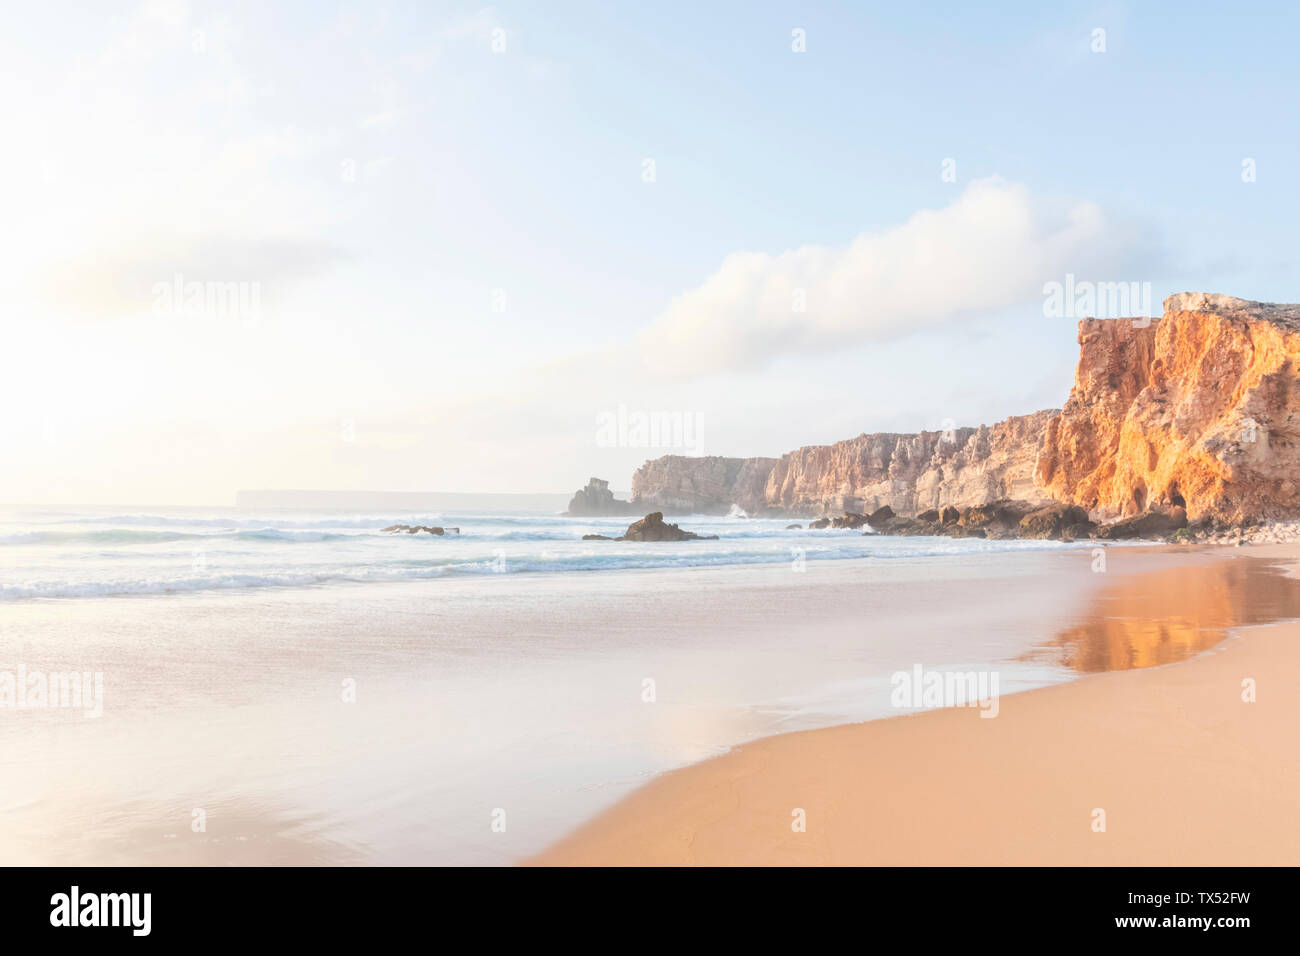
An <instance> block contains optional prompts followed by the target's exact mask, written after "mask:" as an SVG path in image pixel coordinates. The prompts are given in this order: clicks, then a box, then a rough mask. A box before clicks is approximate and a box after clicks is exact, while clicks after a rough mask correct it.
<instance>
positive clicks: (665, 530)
mask: <svg viewBox="0 0 1300 956" xmlns="http://www.w3.org/2000/svg"><path fill="white" fill-rule="evenodd" d="M614 540H616V541H717V540H718V536H717V535H716V534H695V532H693V531H683V530H682V529H681V528H679V527H677V525H675V524H667V523H665V521H664V516H663V514H662V512H658V511H655V512H653V513H651V514H648V515H646V516H645V517H644V518H642V519H641V520H640V521H633V522H632V523H631V524H630V525H628V526H627V531H625V532H623V536H622V537H621V538H615V539H614Z"/></svg>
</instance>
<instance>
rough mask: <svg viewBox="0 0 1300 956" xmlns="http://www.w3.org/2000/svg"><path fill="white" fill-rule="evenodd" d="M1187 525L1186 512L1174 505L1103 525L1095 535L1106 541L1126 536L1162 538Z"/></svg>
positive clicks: (1117, 539) (1121, 538)
mask: <svg viewBox="0 0 1300 956" xmlns="http://www.w3.org/2000/svg"><path fill="white" fill-rule="evenodd" d="M1186 527H1187V512H1186V510H1184V509H1183V508H1181V507H1178V506H1177V505H1175V506H1174V507H1172V508H1169V509H1168V510H1164V511H1148V512H1146V513H1145V514H1140V515H1134V516H1133V517H1131V518H1121V519H1120V520H1119V521H1115V522H1112V523H1111V524H1108V525H1105V526H1103V527H1102V528H1101V529H1100V530H1099V531H1098V532H1097V537H1099V538H1102V539H1104V540H1107V541H1119V540H1123V539H1126V538H1163V537H1165V536H1167V535H1170V534H1173V533H1174V532H1175V531H1177V530H1178V529H1179V528H1186Z"/></svg>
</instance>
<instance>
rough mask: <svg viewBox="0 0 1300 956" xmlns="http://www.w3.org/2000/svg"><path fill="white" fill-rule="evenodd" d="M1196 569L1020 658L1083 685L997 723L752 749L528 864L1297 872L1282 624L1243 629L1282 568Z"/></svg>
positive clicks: (913, 725) (1264, 557) (936, 718)
mask: <svg viewBox="0 0 1300 956" xmlns="http://www.w3.org/2000/svg"><path fill="white" fill-rule="evenodd" d="M1202 554H1203V556H1204V558H1205V562H1204V563H1201V564H1193V565H1180V566H1179V567H1177V568H1168V569H1165V570H1156V571H1151V572H1148V573H1144V574H1141V575H1134V576H1124V577H1119V578H1117V579H1116V580H1114V581H1113V582H1110V583H1108V585H1107V586H1106V587H1104V588H1102V589H1101V590H1100V592H1099V593H1098V594H1096V595H1095V597H1094V602H1093V611H1092V613H1091V614H1090V615H1089V616H1087V617H1086V619H1085V620H1083V621H1081V622H1079V623H1078V624H1076V625H1072V626H1070V627H1067V628H1065V629H1063V630H1062V631H1061V632H1060V633H1059V634H1058V635H1057V636H1056V637H1055V638H1054V639H1053V640H1052V641H1050V642H1048V644H1047V645H1045V646H1044V648H1043V649H1042V650H1041V651H1039V652H1036V653H1038V654H1045V655H1049V656H1054V657H1056V658H1057V659H1059V660H1063V661H1065V662H1066V663H1068V664H1069V666H1071V667H1072V668H1074V669H1075V670H1077V671H1079V672H1081V673H1085V674H1088V675H1091V676H1088V677H1086V678H1084V679H1081V680H1078V681H1074V682H1071V683H1068V684H1063V685H1059V686H1054V687H1048V688H1044V689H1040V690H1032V691H1028V692H1025V693H1021V694H1014V695H1011V696H1008V697H1004V698H1003V699H1002V700H1001V701H1000V709H999V714H998V716H997V717H996V718H995V719H982V718H981V717H980V716H979V713H978V711H977V710H974V709H969V708H950V709H946V710H938V711H931V712H927V713H923V714H918V715H913V716H902V717H896V718H891V719H887V720H878V721H872V722H868V723H862V724H850V725H845V726H839V727H833V728H828V729H821V730H812V731H807V732H799V733H792V734H784V735H781V736H776V737H770V738H767V739H764V740H761V741H757V742H755V743H752V744H748V745H746V746H744V747H742V748H740V749H737V750H735V751H732V752H731V753H728V754H726V755H724V756H721V757H718V758H716V759H713V760H709V761H706V762H704V763H700V764H697V765H694V766H691V767H687V768H684V769H682V770H679V771H676V772H673V773H669V774H665V775H663V776H661V777H659V778H657V779H656V780H654V781H653V782H651V783H649V784H648V785H646V786H645V787H643V788H642V789H640V790H638V791H637V792H636V793H634V794H632V795H631V796H630V797H628V798H627V799H625V800H623V801H622V802H620V803H619V804H618V805H616V806H615V807H613V808H612V809H610V810H609V811H607V812H606V813H604V814H602V815H601V816H600V817H598V818H597V819H595V820H593V821H591V822H590V823H588V824H587V825H585V826H584V827H582V828H580V829H579V830H578V831H577V832H576V833H573V834H571V835H570V836H568V837H566V838H565V839H563V840H561V841H560V842H559V843H558V844H556V845H555V846H553V847H552V848H551V849H549V850H548V851H547V852H545V853H543V854H541V855H540V856H538V857H537V858H536V859H535V860H534V861H533V862H536V863H540V864H544V865H571V864H595V865H632V864H651V865H656V864H668V865H682V864H703V865H741V864H763V865H766V864H795V865H845V864H883V865H903V866H908V865H1016V864H1028V865H1101V864H1116V865H1157V866H1161V865H1253V864H1266V865H1296V864H1298V863H1300V815H1298V814H1297V813H1296V812H1295V810H1296V806H1295V794H1296V793H1297V792H1300V733H1297V728H1298V727H1300V695H1297V694H1296V693H1295V692H1294V688H1295V687H1296V686H1297V684H1298V683H1300V625H1297V624H1295V623H1280V624H1273V625H1272V626H1255V625H1263V624H1264V623H1265V622H1268V621H1277V620H1279V619H1281V618H1294V617H1295V616H1297V614H1298V613H1300V610H1298V609H1300V601H1298V592H1300V581H1297V580H1296V579H1295V578H1294V577H1291V576H1289V575H1287V574H1285V573H1283V572H1282V571H1280V570H1279V569H1278V568H1277V567H1276V565H1278V564H1282V563H1285V564H1287V565H1289V564H1291V563H1292V562H1294V561H1295V560H1296V558H1297V554H1298V552H1297V550H1296V549H1295V548H1294V547H1293V546H1278V547H1268V548H1249V549H1224V550H1219V551H1208V550H1207V551H1204V552H1202ZM1234 628H1236V629H1238V630H1237V631H1236V632H1235V636H1233V637H1232V639H1230V640H1223V638H1224V636H1225V635H1226V634H1227V633H1228V632H1229V631H1230V630H1232V629H1234ZM1207 649H1208V650H1207ZM1201 652H1203V653H1201ZM1198 653H1199V656H1194V657H1191V658H1190V659H1188V658H1189V655H1196V654H1198ZM1179 661H1181V662H1179ZM1159 665H1168V666H1159ZM1250 681H1253V682H1254V688H1255V694H1256V699H1255V700H1254V702H1247V701H1246V700H1245V699H1243V697H1244V696H1245V695H1247V687H1248V683H1247V682H1250ZM800 811H802V815H803V817H804V819H806V829H805V830H804V831H803V832H798V831H797V829H796V827H795V826H794V825H793V824H794V821H795V820H796V819H797V817H798V815H799V812H800ZM1103 815H1104V816H1103ZM1103 822H1104V827H1103Z"/></svg>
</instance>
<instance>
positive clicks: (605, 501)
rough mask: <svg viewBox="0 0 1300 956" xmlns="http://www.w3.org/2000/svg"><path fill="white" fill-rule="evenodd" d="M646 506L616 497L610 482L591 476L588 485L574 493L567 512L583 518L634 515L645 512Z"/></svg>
mask: <svg viewBox="0 0 1300 956" xmlns="http://www.w3.org/2000/svg"><path fill="white" fill-rule="evenodd" d="M644 512H645V509H644V508H641V507H638V506H636V505H634V504H632V503H631V502H630V501H620V500H619V499H617V498H615V497H614V492H612V491H610V490H609V482H608V481H604V480H603V479H600V478H591V479H589V480H588V481H587V487H585V488H579V489H578V490H577V491H576V492H574V494H573V498H572V499H571V500H570V501H569V509H568V511H566V512H565V514H569V515H573V516H574V517H581V518H594V517H600V516H602V515H634V514H643V513H644Z"/></svg>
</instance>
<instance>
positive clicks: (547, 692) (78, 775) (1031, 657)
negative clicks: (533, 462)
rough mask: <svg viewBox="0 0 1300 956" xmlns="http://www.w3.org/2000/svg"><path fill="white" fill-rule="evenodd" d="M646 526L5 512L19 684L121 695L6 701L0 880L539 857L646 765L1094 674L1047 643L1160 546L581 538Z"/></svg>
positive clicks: (697, 525)
mask: <svg viewBox="0 0 1300 956" xmlns="http://www.w3.org/2000/svg"><path fill="white" fill-rule="evenodd" d="M629 520H630V519H626V518H619V519H574V518H568V517H561V516H556V515H548V514H476V513H445V514H413V513H395V512H384V513H374V514H371V513H350V512H349V513H343V512H336V513H329V512H303V511H294V512H290V511H285V512H256V511H241V510H235V509H176V508H166V509H164V508H151V509H127V510H124V509H85V510H38V509H15V510H10V511H9V512H7V513H5V514H4V515H3V523H2V524H0V554H3V559H0V690H2V689H3V682H4V678H5V675H6V674H9V675H11V678H10V679H11V680H12V679H13V677H12V675H17V674H19V673H22V674H25V675H30V674H33V673H48V674H54V673H68V672H72V673H78V674H87V675H90V674H94V675H98V677H99V679H100V680H101V681H102V694H101V696H100V699H99V700H98V703H97V709H98V713H94V714H91V713H89V712H82V711H79V710H77V709H76V708H67V707H58V708H56V707H53V706H44V707H42V706H29V707H20V706H14V704H13V701H9V702H8V705H7V706H5V705H4V704H5V702H4V701H3V700H0V857H2V858H0V863H48V864H54V863H62V864H129V863H174V864H189V863H219V864H224V863H350V862H358V863H381V864H409V863H458V864H459V863H469V864H510V863H514V862H518V861H519V860H522V859H524V858H526V857H527V856H528V855H530V854H534V853H537V852H539V851H540V850H542V849H543V848H544V847H546V846H547V845H548V844H549V843H550V842H552V841H554V840H555V839H556V838H558V837H559V836H561V835H563V834H564V833H565V832H567V831H568V830H570V829H572V828H573V827H575V826H578V825H580V824H581V823H582V822H583V821H584V820H587V819H589V818H590V817H591V816H592V815H593V814H596V813H598V812H599V811H600V810H602V809H603V808H605V807H607V806H609V805H610V804H611V803H612V802H613V801H615V800H617V799H618V798H619V797H621V796H623V795H625V794H626V793H628V792H630V791H631V790H632V789H633V788H634V787H636V786H637V785H639V784H641V783H644V782H645V781H646V780H648V779H650V778H651V777H653V776H654V775H655V774H658V773H662V772H664V771H668V770H672V769H674V768H677V767H681V766H684V765H686V764H689V763H692V762H695V761H698V760H702V759H707V758H708V757H710V756H714V755H717V754H720V753H723V752H725V751H726V750H728V749H729V748H732V747H736V746H743V745H744V744H745V743H746V742H747V741H750V740H753V739H756V738H759V737H763V736H767V735H770V734H774V733H780V732H784V731H790V730H800V729H809V728H815V727H823V726H829V725H832V724H838V723H844V722H848V721H855V720H869V719H876V718H880V717H888V716H896V715H898V714H899V713H902V712H904V711H900V710H899V709H898V707H897V706H896V703H895V702H894V701H893V700H891V691H892V689H893V688H892V681H893V679H894V675H897V674H898V673H900V672H906V673H908V674H911V673H912V672H913V671H914V670H915V669H916V668H918V667H923V668H925V669H926V670H929V671H934V670H937V671H945V672H953V671H961V672H979V673H985V674H988V673H995V674H996V675H997V676H998V679H999V681H1000V683H999V690H1000V693H1001V694H1003V695H1005V694H1007V693H1011V692H1014V691H1017V690H1024V689H1027V688H1032V687H1037V686H1042V685H1045V684H1050V683H1055V682H1058V681H1064V680H1069V679H1072V678H1075V677H1077V676H1079V674H1078V672H1077V671H1076V670H1074V669H1072V668H1071V667H1070V666H1069V662H1068V660H1066V659H1065V658H1064V657H1063V656H1062V653H1064V652H1062V653H1057V651H1059V650H1060V649H1059V648H1058V649H1056V650H1055V651H1054V650H1053V649H1052V648H1050V647H1047V650H1048V651H1049V653H1046V654H1045V655H1044V654H1034V653H1032V652H1033V651H1034V649H1035V648H1039V649H1042V648H1044V647H1045V646H1046V642H1047V640H1048V639H1049V638H1051V637H1052V636H1053V635H1055V634H1058V633H1062V630H1063V629H1065V628H1068V627H1070V626H1076V627H1077V625H1078V623H1079V622H1080V621H1088V620H1091V618H1090V617H1089V614H1090V613H1091V612H1089V610H1088V608H1089V607H1090V606H1091V602H1092V601H1093V599H1094V597H1095V595H1096V593H1097V591H1098V589H1099V588H1102V587H1103V586H1104V585H1105V584H1106V583H1107V582H1108V579H1111V578H1114V577H1115V576H1116V575H1117V574H1121V575H1122V574H1125V573H1127V572H1128V571H1131V570H1135V569H1137V568H1138V566H1139V565H1141V564H1142V561H1143V555H1144V554H1147V553H1148V552H1150V551H1152V549H1147V548H1141V547H1129V548H1123V547H1121V548H1115V547H1112V548H1109V549H1107V554H1108V556H1109V557H1110V565H1109V567H1110V570H1109V571H1108V572H1107V573H1106V574H1099V573H1096V571H1097V568H1096V557H1095V555H1094V552H1093V545H1095V542H1083V543H1080V544H1062V543H1057V542H1027V541H1023V542H1022V541H983V540H978V539H961V540H952V539H934V538H888V537H883V538H878V537H872V536H864V535H862V534H860V533H857V532H853V531H844V530H822V531H809V530H807V529H806V528H805V529H797V530H787V528H786V525H787V524H790V523H792V522H790V521H789V520H767V519H763V520H753V519H747V518H742V517H736V516H729V517H716V516H713V517H710V516H702V515H695V516H690V517H685V518H681V519H674V520H677V521H679V522H680V524H681V525H682V526H683V527H684V528H687V529H689V530H692V531H696V532H698V533H701V534H717V535H718V536H719V538H718V540H717V541H689V542H680V543H662V544H637V543H630V542H615V541H582V540H581V535H582V534H585V533H602V534H609V535H615V534H618V533H621V532H622V530H623V529H624V528H625V527H626V525H627V523H628V521H629ZM394 523H403V524H423V525H441V526H444V527H455V526H458V527H459V528H460V532H459V534H453V533H449V534H447V535H444V536H442V537H435V536H431V535H427V534H423V533H422V534H419V535H405V534H401V535H389V534H383V533H380V531H379V529H381V528H383V527H385V526H387V525H390V524H394ZM799 523H800V524H803V523H805V522H799ZM1171 560H1175V559H1170V558H1168V557H1166V558H1165V559H1164V562H1165V563H1169V562H1170V561H1171ZM1149 563H1150V562H1148V564H1149ZM1152 566H1154V565H1152ZM1187 587H1188V585H1186V584H1179V585H1178V590H1177V593H1179V594H1181V593H1185V591H1186V588H1187ZM1206 590H1207V593H1208V592H1209V591H1210V590H1212V589H1206ZM1067 633H1068V632H1067ZM1107 641H1111V638H1110V637H1104V638H1103V644H1105V643H1106V642H1107ZM11 686H12V684H11ZM0 696H2V694H0ZM931 705H932V704H931V703H926V702H923V701H918V703H917V706H918V707H919V706H931ZM84 710H86V711H88V710H89V708H84ZM970 718H971V719H974V720H977V721H979V720H981V718H980V716H979V714H978V713H977V711H976V710H975V709H972V710H971V711H970ZM200 823H201V824H202V826H201V828H199V825H200Z"/></svg>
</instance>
